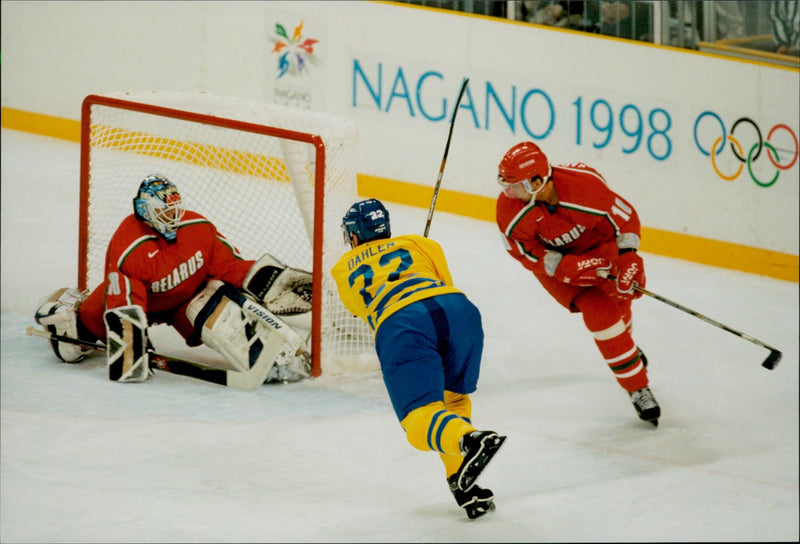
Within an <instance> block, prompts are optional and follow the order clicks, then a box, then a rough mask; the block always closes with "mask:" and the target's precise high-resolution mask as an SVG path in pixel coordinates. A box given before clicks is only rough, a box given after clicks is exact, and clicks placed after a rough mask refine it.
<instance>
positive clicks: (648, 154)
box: [2, 1, 800, 255]
mask: <svg viewBox="0 0 800 544" xmlns="http://www.w3.org/2000/svg"><path fill="white" fill-rule="evenodd" d="M2 10H3V12H2V51H3V62H2V78H3V94H2V106H3V107H4V108H14V109H18V110H23V111H31V112H36V113H43V114H47V115H53V116H57V117H64V118H68V119H76V120H77V119H78V118H79V117H80V103H81V100H82V99H83V98H84V97H85V96H86V95H88V94H92V93H106V92H116V91H122V90H130V89H146V88H160V89H179V90H192V89H204V90H207V91H209V92H213V93H216V94H226V95H233V96H241V97H245V98H252V99H259V100H275V101H278V102H282V103H291V104H293V105H297V106H300V107H310V108H313V109H316V110H320V111H325V112H328V113H330V114H333V115H338V116H344V117H348V118H351V119H353V120H354V121H355V122H356V124H357V125H358V127H359V130H360V144H359V146H360V147H359V158H358V171H359V172H360V173H362V174H366V175H370V176H376V177H380V178H387V179H391V180H397V181H405V182H411V183H415V184H420V185H430V186H433V184H434V183H435V181H436V175H437V172H438V169H439V166H440V163H441V158H442V152H443V149H444V144H445V140H446V136H447V130H448V121H449V119H450V116H451V114H452V106H453V102H454V100H455V97H456V95H457V93H458V89H459V86H460V83H461V81H462V78H464V77H469V78H470V87H469V90H468V91H469V92H468V94H467V95H466V96H465V99H464V102H463V103H462V109H461V110H460V112H459V116H458V119H457V123H456V127H455V130H454V134H453V141H452V145H451V148H450V153H449V156H448V160H447V169H446V172H445V175H444V180H443V187H445V188H447V189H449V190H453V191H460V192H464V193H469V194H475V195H481V196H494V195H495V194H496V191H497V187H496V185H495V177H496V166H497V163H498V162H499V159H500V157H501V156H502V154H503V152H504V151H505V150H506V149H507V148H508V147H510V146H511V145H513V144H514V143H516V142H517V141H520V140H523V139H535V140H536V141H537V142H538V143H540V145H542V147H543V148H544V149H545V151H546V152H547V153H548V155H549V157H550V159H551V160H552V161H553V162H575V161H582V162H586V163H588V164H590V165H592V166H595V167H596V168H598V169H599V170H600V171H601V172H602V173H603V174H604V175H605V176H606V178H607V179H608V180H609V182H610V183H611V184H612V185H613V187H614V188H615V189H616V190H618V191H619V192H620V193H622V194H623V195H625V196H626V197H627V198H629V199H630V200H631V201H632V202H635V203H636V205H637V208H638V211H639V213H640V215H641V217H642V222H643V224H644V225H645V226H647V227H651V228H657V229H663V230H667V231H671V232H677V233H684V234H691V235H694V236H699V237H703V238H710V239H714V240H721V241H726V242H732V243H736V244H742V245H747V246H752V247H757V248H762V249H768V250H773V251H778V252H783V253H788V254H792V255H797V253H798V245H799V242H798V239H799V238H798V222H799V220H798V205H797V203H798V200H800V183H798V177H799V175H798V172H800V166H798V165H799V164H800V161H795V162H794V164H793V165H792V166H791V167H788V168H785V169H783V168H784V167H786V166H787V165H788V164H790V161H791V159H792V157H796V156H797V135H798V134H800V128H799V125H800V123H799V122H798V119H799V118H800V111H799V107H798V104H799V103H800V78H799V77H798V71H797V70H794V69H787V68H779V67H773V66H768V65H765V64H758V63H752V62H745V61H741V60H734V59H726V58H722V57H717V56H712V55H707V54H700V53H696V52H691V51H688V50H681V49H675V48H669V47H659V46H651V45H646V44H636V43H632V42H625V41H620V40H614V39H608V38H601V37H598V36H596V35H590V34H581V33H576V32H567V31H558V30H553V29H547V28H543V27H535V26H531V25H526V24H520V23H513V22H509V21H506V20H502V19H492V18H487V17H476V16H466V15H463V14H457V13H454V12H445V11H438V10H426V9H418V8H412V7H409V6H403V5H399V4H390V3H375V2H338V1H334V2H188V1H187V2H109V3H105V2H4V3H3V5H2ZM278 25H280V27H282V28H283V29H284V30H285V32H284V34H285V36H286V38H283V37H282V36H281V35H280V34H279V31H278V28H279V26H278ZM295 35H296V36H297V40H295V42H293V43H290V42H291V40H292V38H293V37H295ZM306 40H311V43H310V44H309V42H307V41H306ZM279 42H285V43H286V44H287V45H286V47H284V48H282V49H281V50H280V51H276V43H279ZM303 42H306V47H307V49H302V48H300V47H299V46H300V45H302V44H303ZM287 51H289V52H290V55H289V56H287V57H286V59H285V60H286V63H285V64H284V66H286V68H287V69H286V71H285V73H283V75H281V56H282V55H283V53H285V52H287ZM298 54H299V55H300V57H302V59H303V60H302V62H299V61H297V60H296V59H297V58H298V57H297V55H298ZM609 119H611V123H609ZM737 121H738V124H737ZM734 126H735V127H736V128H735V129H734ZM732 131H733V133H732ZM757 131H758V132H760V133H761V135H762V141H764V142H767V143H768V144H769V145H771V146H772V147H773V148H774V150H773V151H770V148H769V147H768V146H767V145H766V144H764V145H763V146H761V147H759V146H758V145H757V144H758V141H759V140H758V137H757ZM731 134H733V135H734V138H735V140H736V142H735V143H734V144H733V147H732V145H731V141H730V135H731ZM717 138H720V145H719V148H720V151H719V154H718V155H717V156H715V160H714V161H713V162H712V160H711V156H710V155H709V151H710V150H711V149H712V146H713V145H714V143H715V141H716V139H717ZM722 138H725V140H724V141H723V140H722ZM736 145H739V146H741V151H737V150H736V147H735V146H736ZM759 149H760V152H759ZM748 153H751V160H750V166H749V167H748V165H747V164H746V163H742V162H740V161H739V160H737V158H736V155H737V154H739V155H740V156H741V157H743V158H745V159H746V157H747V155H748ZM775 155H777V159H775ZM771 158H772V159H774V162H777V163H778V164H779V165H780V166H781V168H780V169H779V168H777V167H776V166H775V165H774V163H773V161H772V160H770V159H771ZM745 162H747V161H745ZM776 175H777V177H776ZM726 178H731V179H730V180H728V179H726ZM773 180H774V181H773Z"/></svg>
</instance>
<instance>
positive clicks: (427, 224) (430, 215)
mask: <svg viewBox="0 0 800 544" xmlns="http://www.w3.org/2000/svg"><path fill="white" fill-rule="evenodd" d="M467 83H469V78H468V77H467V78H464V82H463V83H462V84H461V90H460V91H459V92H458V98H457V99H456V106H455V108H453V116H452V117H451V118H450V132H449V133H448V134H447V145H445V146H444V156H443V157H442V164H441V166H439V177H438V178H437V179H436V186H435V187H434V188H433V196H432V197H431V207H430V209H429V210H428V220H427V221H426V222H425V234H424V236H425V238H427V237H428V231H430V230H431V220H432V219H433V209H434V208H435V207H436V198H437V197H438V196H439V186H440V185H441V184H442V175H443V174H444V164H445V163H446V162H447V153H448V151H450V139H451V138H452V137H453V126H454V125H455V124H456V114H457V113H458V107H459V104H461V97H462V96H464V91H465V90H466V88H467Z"/></svg>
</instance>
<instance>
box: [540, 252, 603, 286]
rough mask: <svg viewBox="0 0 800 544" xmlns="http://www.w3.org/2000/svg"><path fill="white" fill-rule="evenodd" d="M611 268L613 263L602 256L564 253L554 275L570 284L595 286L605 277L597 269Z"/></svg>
mask: <svg viewBox="0 0 800 544" xmlns="http://www.w3.org/2000/svg"><path fill="white" fill-rule="evenodd" d="M610 269H611V263H609V262H608V261H607V260H606V259H603V258H602V257H593V256H591V255H564V256H563V257H562V258H561V261H560V262H559V263H558V266H557V267H556V269H555V273H554V274H553V277H554V278H555V279H557V280H558V281H563V282H564V283H569V284H570V285H577V286H578V287H593V286H595V285H600V283H602V282H603V278H602V277H600V276H598V275H597V271H598V270H610Z"/></svg>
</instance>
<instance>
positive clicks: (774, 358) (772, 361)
mask: <svg viewBox="0 0 800 544" xmlns="http://www.w3.org/2000/svg"><path fill="white" fill-rule="evenodd" d="M597 275H598V276H600V277H601V278H606V279H609V280H616V279H617V278H616V277H615V276H612V275H611V274H609V273H608V271H606V270H598V271H597ZM633 289H634V291H638V292H639V293H642V294H643V295H647V296H648V297H652V298H654V299H656V300H658V301H661V302H663V303H665V304H669V305H670V306H672V307H673V308H677V309H679V310H681V311H684V312H686V313H687V314H689V315H693V316H694V317H696V318H698V319H702V320H703V321H705V322H706V323H708V324H710V325H714V326H715V327H719V328H720V329H722V330H724V331H727V332H729V333H731V334H735V335H736V336H738V337H739V338H744V339H745V340H748V341H750V342H752V343H754V344H757V345H759V346H761V347H762V348H766V349H768V350H769V355H767V358H766V359H764V362H763V363H761V366H763V367H764V368H766V369H767V370H773V369H774V368H775V367H776V366H778V363H779V362H780V360H781V358H782V357H783V353H782V352H781V351H779V350H777V349H775V348H773V347H772V346H768V345H767V344H765V343H764V342H762V341H760V340H758V339H756V338H753V337H752V336H750V335H749V334H745V333H743V332H739V331H737V330H736V329H732V328H730V327H728V326H727V325H723V324H722V323H720V322H719V321H714V320H713V319H711V318H710V317H706V316H704V315H703V314H701V313H699V312H696V311H694V310H692V309H690V308H687V307H686V306H681V305H680V304H678V303H677V302H674V301H672V300H669V299H668V298H665V297H662V296H661V295H657V294H656V293H653V292H652V291H648V290H647V289H643V288H642V287H639V286H638V285H636V284H634V285H633Z"/></svg>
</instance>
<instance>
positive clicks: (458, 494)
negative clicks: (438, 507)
mask: <svg viewBox="0 0 800 544" xmlns="http://www.w3.org/2000/svg"><path fill="white" fill-rule="evenodd" d="M457 477H458V474H453V475H452V476H450V477H449V478H448V479H447V485H448V486H449V487H450V491H451V492H452V493H453V497H455V499H456V503H457V504H458V506H459V507H461V508H463V509H464V511H465V512H466V513H467V517H468V518H469V519H477V518H479V517H481V516H483V515H485V514H488V513H489V512H491V511H493V510H494V509H495V506H494V493H492V491H491V490H490V489H484V488H482V487H480V486H478V485H473V486H472V489H470V490H469V491H468V492H465V491H461V490H460V489H459V488H458V482H457Z"/></svg>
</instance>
